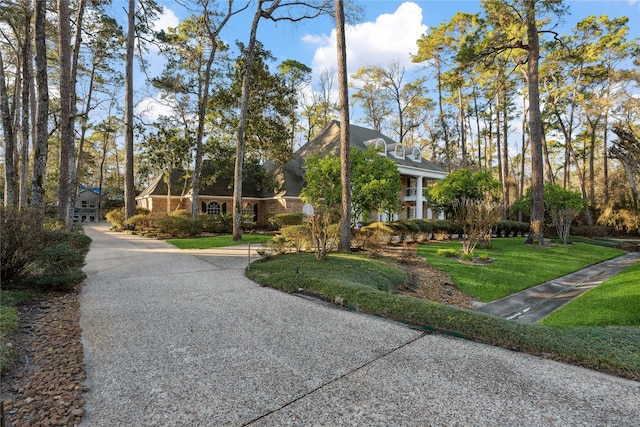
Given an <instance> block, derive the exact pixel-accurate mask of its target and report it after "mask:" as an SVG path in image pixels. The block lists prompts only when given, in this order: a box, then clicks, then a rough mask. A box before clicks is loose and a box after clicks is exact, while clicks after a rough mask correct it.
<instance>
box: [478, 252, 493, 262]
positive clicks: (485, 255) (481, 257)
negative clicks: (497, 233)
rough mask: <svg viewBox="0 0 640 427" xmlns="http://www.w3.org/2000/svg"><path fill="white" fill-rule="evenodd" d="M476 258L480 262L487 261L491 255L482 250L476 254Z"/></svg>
mask: <svg viewBox="0 0 640 427" xmlns="http://www.w3.org/2000/svg"><path fill="white" fill-rule="evenodd" d="M478 259H479V260H480V261H482V262H488V261H491V257H490V256H489V254H488V253H486V252H482V253H480V254H478Z"/></svg>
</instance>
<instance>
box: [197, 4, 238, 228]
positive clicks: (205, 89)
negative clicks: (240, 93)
mask: <svg viewBox="0 0 640 427" xmlns="http://www.w3.org/2000/svg"><path fill="white" fill-rule="evenodd" d="M228 5H229V6H228V10H227V15H226V16H225V19H224V20H223V21H222V22H221V23H220V25H218V28H217V29H216V30H215V31H214V32H211V30H210V29H208V33H209V40H210V42H211V52H210V53H209V58H207V65H206V67H205V70H204V83H203V84H201V85H199V89H198V92H199V96H198V130H197V132H196V155H195V157H196V158H195V163H194V168H193V178H192V180H191V217H192V218H194V219H195V218H197V217H198V215H199V213H200V206H199V205H200V202H199V198H200V175H201V173H202V140H203V138H204V118H205V114H206V108H207V103H208V102H209V83H210V80H211V67H212V66H213V61H214V59H215V56H216V51H217V43H218V34H220V31H221V30H222V28H223V27H224V26H225V25H226V23H227V22H228V21H229V18H231V15H232V11H231V8H232V5H233V2H232V1H229V3H228ZM205 17H206V23H207V26H208V27H209V26H210V24H211V23H210V21H209V15H208V14H205ZM200 89H202V90H200Z"/></svg>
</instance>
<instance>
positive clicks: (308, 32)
mask: <svg viewBox="0 0 640 427" xmlns="http://www.w3.org/2000/svg"><path fill="white" fill-rule="evenodd" d="M157 1H158V3H159V4H161V5H162V6H163V7H164V13H163V15H162V16H161V19H160V20H159V21H158V22H157V24H156V29H164V28H166V27H168V26H176V25H177V24H178V22H179V20H180V18H181V17H184V16H185V12H184V10H182V9H181V8H180V6H179V4H178V3H177V2H175V1H172V0H157ZM240 2H241V1H240ZM126 3H127V2H126V0H114V2H113V7H114V10H117V9H119V10H122V8H124V7H126ZM225 3H226V2H225ZM359 3H360V4H361V5H363V6H364V9H365V17H364V20H363V21H362V22H360V23H358V24H355V25H353V26H350V27H349V28H347V33H346V34H347V35H346V37H347V49H348V52H347V63H348V73H349V74H353V73H355V72H356V71H357V70H358V68H360V67H362V66H365V65H387V64H389V63H391V62H393V61H399V62H400V63H401V64H403V65H404V66H405V67H406V69H407V70H408V71H411V70H412V69H413V68H415V67H417V65H416V64H413V63H412V62H411V54H412V53H416V51H417V46H416V40H417V39H418V38H419V37H420V35H422V34H425V33H427V32H428V31H429V28H430V27H434V26H437V25H439V24H440V23H442V22H443V21H447V20H449V19H451V18H452V17H453V16H454V15H455V14H456V13H457V12H461V11H463V12H470V13H475V12H478V11H479V10H480V2H479V1H471V0H448V1H443V0H413V1H398V0H362V1H360V2H359ZM565 4H566V5H567V6H568V7H569V14H568V15H566V16H565V17H564V20H565V21H566V22H565V23H564V25H563V27H562V28H561V32H569V31H570V28H571V27H572V26H573V25H574V24H575V23H576V22H578V21H580V20H581V19H583V18H585V17H587V16H589V15H603V14H606V15H608V16H609V17H610V18H613V17H620V16H627V17H628V18H629V28H630V34H629V37H630V38H636V37H638V38H640V0H608V1H603V0H580V1H575V0H566V1H565ZM252 17H253V11H251V10H249V11H245V12H244V13H243V14H241V15H238V16H236V17H234V18H233V19H232V20H231V21H230V22H229V24H228V26H227V28H226V29H225V31H224V33H223V34H222V37H223V39H224V40H225V41H226V42H227V43H229V44H230V45H232V46H233V45H234V42H235V40H241V41H244V42H246V41H247V39H248V36H249V30H250V25H251V20H252ZM122 25H123V27H124V28H126V22H122ZM258 39H259V40H260V41H261V42H262V43H263V44H264V46H265V48H266V49H268V50H270V51H271V52H272V53H273V54H274V56H275V57H276V58H277V62H278V63H280V62H281V61H283V60H285V59H295V60H298V61H300V62H302V63H304V64H306V65H307V66H310V67H311V68H312V69H313V76H314V78H317V76H318V75H319V73H320V72H322V71H324V70H326V69H332V68H333V69H335V68H336V65H335V64H336V53H335V32H334V22H333V20H332V19H330V18H329V17H322V18H318V19H314V20H308V21H302V22H300V23H298V24H292V23H289V22H280V23H273V22H270V21H265V20H263V21H261V23H260V26H259V29H258ZM156 58H157V56H156ZM151 59H152V63H155V64H156V65H157V66H156V69H155V70H154V69H152V73H154V74H159V73H160V71H161V66H160V65H159V62H158V60H157V59H155V58H154V55H153V54H152V55H151ZM274 65H277V64H274ZM152 96H153V95H152Z"/></svg>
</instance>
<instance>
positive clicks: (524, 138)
mask: <svg viewBox="0 0 640 427" xmlns="http://www.w3.org/2000/svg"><path fill="white" fill-rule="evenodd" d="M523 92H524V91H523ZM523 98H525V99H523V100H522V105H526V103H527V100H526V95H523ZM526 155H527V110H526V109H523V110H522V158H521V159H520V185H519V186H518V197H522V196H523V195H524V171H525V159H526ZM518 221H520V222H522V211H521V210H519V211H518Z"/></svg>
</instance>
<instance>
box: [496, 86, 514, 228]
mask: <svg viewBox="0 0 640 427" xmlns="http://www.w3.org/2000/svg"><path fill="white" fill-rule="evenodd" d="M498 114H499V113H498ZM502 114H503V116H502V179H503V180H504V181H503V183H502V219H504V220H507V219H509V205H510V204H511V201H510V200H509V140H508V138H507V135H508V134H509V104H508V102H507V90H506V88H505V89H504V99H503V102H502Z"/></svg>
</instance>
